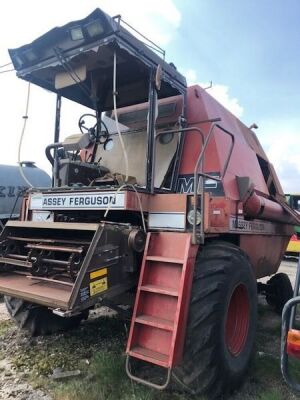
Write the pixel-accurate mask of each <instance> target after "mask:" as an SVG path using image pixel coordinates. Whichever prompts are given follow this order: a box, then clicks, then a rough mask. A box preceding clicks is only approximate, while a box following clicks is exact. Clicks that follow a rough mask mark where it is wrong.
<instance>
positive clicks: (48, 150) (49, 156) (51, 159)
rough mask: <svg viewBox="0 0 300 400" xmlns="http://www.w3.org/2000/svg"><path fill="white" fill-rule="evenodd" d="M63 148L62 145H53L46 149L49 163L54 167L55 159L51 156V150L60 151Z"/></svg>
mask: <svg viewBox="0 0 300 400" xmlns="http://www.w3.org/2000/svg"><path fill="white" fill-rule="evenodd" d="M62 146H63V145H62V143H51V144H48V146H47V147H46V149H45V153H46V157H47V159H48V161H49V162H50V164H51V165H52V167H53V165H54V157H53V156H52V154H51V150H52V149H58V148H59V147H62Z"/></svg>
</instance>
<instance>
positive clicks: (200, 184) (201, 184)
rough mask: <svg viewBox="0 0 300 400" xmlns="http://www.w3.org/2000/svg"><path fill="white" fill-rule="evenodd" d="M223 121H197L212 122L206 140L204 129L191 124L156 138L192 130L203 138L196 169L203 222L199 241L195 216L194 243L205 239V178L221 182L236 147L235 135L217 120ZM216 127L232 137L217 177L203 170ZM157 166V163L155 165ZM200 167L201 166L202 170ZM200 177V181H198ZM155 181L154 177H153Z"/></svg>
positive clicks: (196, 188)
mask: <svg viewBox="0 0 300 400" xmlns="http://www.w3.org/2000/svg"><path fill="white" fill-rule="evenodd" d="M219 121H221V119H220V118H216V119H213V120H207V121H199V122H197V123H199V124H200V123H208V122H212V125H211V127H210V129H209V132H208V135H207V137H206V139H205V140H204V132H203V131H202V129H200V128H198V127H195V126H191V127H188V128H178V129H172V130H169V131H162V132H159V133H158V134H157V135H156V137H155V139H156V138H158V137H159V136H160V135H164V134H168V133H177V134H179V133H182V132H190V133H198V134H200V136H201V138H202V150H201V152H200V154H199V157H198V159H197V162H196V165H195V169H194V194H193V196H194V215H196V211H197V196H198V194H199V187H200V195H201V223H200V228H201V232H200V241H198V239H197V233H196V218H194V223H193V237H192V243H193V244H199V242H200V243H203V241H204V225H203V216H204V180H203V178H208V179H212V180H215V181H217V182H221V181H222V179H223V178H224V176H225V174H226V172H227V168H228V165H229V161H230V158H231V155H232V152H233V147H234V143H235V139H234V135H233V134H232V133H231V132H229V131H228V130H227V129H225V128H223V127H222V126H221V125H219V124H217V122H219ZM215 127H217V128H219V129H220V130H221V131H222V132H223V133H225V134H226V135H228V136H229V137H230V138H231V146H230V149H229V152H228V156H227V159H226V162H225V164H224V167H223V171H222V173H221V175H220V177H219V178H217V177H216V176H212V175H209V174H205V173H204V172H203V163H204V156H205V152H206V148H207V146H208V144H209V142H210V140H211V138H212V135H213V133H214V129H215ZM155 149H156V141H155V146H154V151H155ZM154 167H155V165H154ZM199 167H201V170H200V172H199V171H198V170H199ZM198 177H199V178H200V179H199V182H198ZM152 180H153V181H154V178H153V179H152Z"/></svg>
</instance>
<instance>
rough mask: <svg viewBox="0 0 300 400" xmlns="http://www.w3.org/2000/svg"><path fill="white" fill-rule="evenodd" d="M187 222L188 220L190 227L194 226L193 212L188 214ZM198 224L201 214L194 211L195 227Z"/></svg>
mask: <svg viewBox="0 0 300 400" xmlns="http://www.w3.org/2000/svg"><path fill="white" fill-rule="evenodd" d="M187 220H188V223H189V224H191V225H193V224H194V220H195V213H194V210H191V211H189V212H188V214H187ZM200 223H201V213H200V211H199V210H196V225H199V224H200Z"/></svg>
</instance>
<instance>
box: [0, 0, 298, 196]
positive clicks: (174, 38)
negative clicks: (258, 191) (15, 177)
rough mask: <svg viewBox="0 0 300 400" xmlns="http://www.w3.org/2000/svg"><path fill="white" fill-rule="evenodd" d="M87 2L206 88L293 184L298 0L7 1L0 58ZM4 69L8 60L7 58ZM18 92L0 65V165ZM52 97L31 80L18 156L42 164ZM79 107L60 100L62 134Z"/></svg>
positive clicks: (11, 148)
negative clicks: (119, 18)
mask: <svg viewBox="0 0 300 400" xmlns="http://www.w3.org/2000/svg"><path fill="white" fill-rule="evenodd" d="M96 7H100V8H102V9H103V10H104V11H106V12H107V13H108V14H110V15H116V14H121V15H122V17H123V19H124V20H126V21H128V22H129V23H130V24H132V25H134V26H135V27H136V28H137V29H138V30H140V31H141V32H142V33H144V34H145V35H146V36H148V37H149V38H151V39H152V40H153V41H154V42H156V43H157V44H159V45H160V46H162V47H163V48H164V49H165V50H166V58H167V61H172V62H173V63H174V64H175V65H176V67H177V69H178V70H179V71H180V72H182V73H183V74H184V75H185V76H186V78H187V80H188V83H189V84H194V83H199V84H201V85H202V86H208V85H209V82H210V81H212V88H211V89H209V91H210V93H211V94H212V95H213V96H215V97H216V98H217V99H218V100H219V101H220V102H221V103H222V104H223V105H225V107H227V108H228V109H229V110H230V111H231V112H233V113H234V114H235V115H236V116H237V117H239V118H240V119H241V120H242V121H243V122H244V123H245V124H246V125H248V126H249V125H251V124H252V123H253V122H255V123H256V124H257V125H258V127H259V128H258V129H257V130H256V134H257V136H258V138H259V140H260V141H261V143H262V145H263V147H264V149H265V150H266V152H267V154H268V156H269V158H270V161H271V162H272V163H273V164H274V165H275V169H276V171H277V173H278V175H279V178H280V181H281V183H282V186H283V188H284V190H285V192H298V193H299V192H300V111H299V110H300V92H299V88H300V52H299V43H300V25H299V20H300V1H298V0H286V1H282V0H247V1H240V0H226V1H221V0H151V1H148V0H147V1H144V0H126V1H124V0H97V1H94V0H85V1H83V0H72V1H71V0H51V1H41V0H27V1H22V0H10V1H8V2H5V7H4V6H3V5H2V9H1V13H0V65H3V64H6V63H7V62H9V61H10V59H9V56H8V53H7V49H8V48H14V47H18V46H21V45H23V44H26V43H30V42H31V41H32V40H34V39H35V38H37V37H38V36H40V35H42V34H43V33H45V32H46V31H48V30H50V29H51V28H53V27H54V26H59V25H64V24H66V23H68V22H69V21H72V20H76V19H82V18H84V17H85V16H87V15H88V14H89V13H90V12H91V11H93V10H94V9H95V8H96ZM8 68H10V67H9V66H8ZM3 70H5V68H2V69H0V72H1V71H3ZM26 95H27V84H26V82H24V81H22V80H20V79H18V78H17V77H16V75H15V72H9V73H0V117H1V118H0V121H1V122H2V126H1V134H0V145H1V159H0V163H1V164H16V162H17V147H18V142H19V138H20V134H21V129H22V124H23V119H22V116H23V115H24V112H25V105H26V104H25V102H26ZM54 112H55V95H54V94H53V93H49V92H47V91H45V90H43V89H40V88H38V87H34V86H32V88H31V96H30V106H29V119H28V124H27V128H26V132H25V138H24V142H23V146H22V152H21V159H22V160H31V161H35V162H36V164H37V165H38V166H39V167H41V168H43V169H45V170H47V171H48V172H50V165H49V163H48V161H47V160H46V158H45V156H44V149H45V147H46V145H47V144H49V143H51V142H52V141H53V131H54ZM83 112H84V110H83V108H82V107H80V106H78V105H76V104H75V103H72V102H70V101H64V102H63V107H62V126H61V133H62V137H64V136H68V135H70V134H73V133H78V128H77V121H78V118H79V117H80V115H81V114H82V113H83Z"/></svg>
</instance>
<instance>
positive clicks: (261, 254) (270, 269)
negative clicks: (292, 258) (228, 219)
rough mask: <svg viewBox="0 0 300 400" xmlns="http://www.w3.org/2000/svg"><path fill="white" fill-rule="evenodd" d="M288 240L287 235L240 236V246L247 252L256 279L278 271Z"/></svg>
mask: <svg viewBox="0 0 300 400" xmlns="http://www.w3.org/2000/svg"><path fill="white" fill-rule="evenodd" d="M288 242H289V236H286V237H282V236H273V235H269V236H266V235H241V236H240V247H241V249H242V250H244V251H245V252H246V253H247V254H248V256H249V258H250V261H251V264H252V265H253V268H254V272H255V275H256V278H257V279H259V278H262V277H264V276H268V275H272V274H275V273H276V272H277V271H278V268H279V265H280V262H281V260H282V258H283V255H284V252H285V249H286V247H287V244H288Z"/></svg>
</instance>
